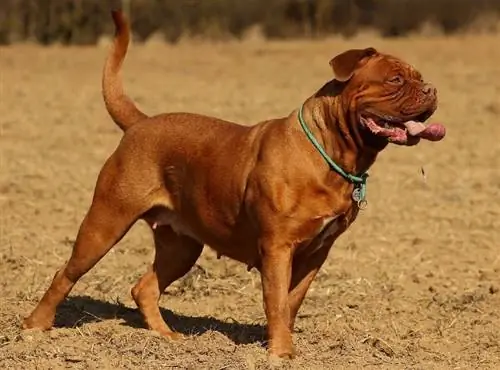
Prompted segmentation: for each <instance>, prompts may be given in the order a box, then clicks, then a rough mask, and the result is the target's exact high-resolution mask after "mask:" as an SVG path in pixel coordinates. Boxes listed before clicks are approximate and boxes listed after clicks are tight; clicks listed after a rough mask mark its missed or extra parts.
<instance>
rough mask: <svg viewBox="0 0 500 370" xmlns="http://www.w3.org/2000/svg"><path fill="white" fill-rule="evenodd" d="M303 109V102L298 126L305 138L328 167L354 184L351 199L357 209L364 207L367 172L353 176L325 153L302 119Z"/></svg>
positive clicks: (365, 203)
mask: <svg viewBox="0 0 500 370" xmlns="http://www.w3.org/2000/svg"><path fill="white" fill-rule="evenodd" d="M303 109H304V104H302V105H301V107H300V109H299V114H298V118H299V122H300V126H301V127H302V129H303V130H304V133H305V134H306V136H307V138H308V139H309V141H311V143H312V144H313V145H314V147H315V148H316V149H317V150H318V152H319V154H321V156H322V157H323V159H324V160H325V161H326V163H328V165H329V166H330V169H331V170H333V171H335V172H337V173H338V174H339V175H341V176H342V177H343V178H344V179H346V180H347V181H349V182H350V183H351V184H354V190H353V192H352V199H353V200H354V201H355V202H356V203H357V205H358V207H359V209H365V208H366V206H367V205H368V202H367V201H366V180H367V179H368V173H367V172H365V173H363V174H361V175H360V176H355V175H353V174H350V173H348V172H346V171H344V169H343V168H342V167H340V166H339V165H338V164H337V163H335V161H334V160H333V159H332V158H331V157H330V156H329V155H328V154H327V153H326V151H325V149H324V148H323V147H322V146H321V144H320V143H319V142H318V140H316V138H315V137H314V135H313V133H312V131H311V130H310V129H309V127H308V126H307V123H306V121H305V120H304V115H303V112H302V111H303Z"/></svg>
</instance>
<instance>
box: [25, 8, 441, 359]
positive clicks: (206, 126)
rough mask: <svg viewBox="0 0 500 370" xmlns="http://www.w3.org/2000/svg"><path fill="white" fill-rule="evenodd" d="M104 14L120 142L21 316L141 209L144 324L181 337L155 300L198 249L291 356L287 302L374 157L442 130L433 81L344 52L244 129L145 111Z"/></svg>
mask: <svg viewBox="0 0 500 370" xmlns="http://www.w3.org/2000/svg"><path fill="white" fill-rule="evenodd" d="M112 17H113V20H114V23H115V27H116V34H115V38H114V41H113V44H112V46H111V48H110V52H109V55H108V57H107V59H106V62H105V66H104V70H103V80H102V88H103V97H104V101H105V105H106V108H107V110H108V112H109V114H110V116H111V118H112V119H113V120H114V122H115V123H116V124H117V125H118V126H119V127H120V128H121V129H122V130H123V132H124V134H123V138H122V140H121V142H120V143H119V145H118V146H117V148H116V150H115V151H114V153H112V154H111V156H110V157H109V158H108V159H107V161H106V162H105V164H104V165H103V167H102V170H101V171H100V173H99V176H98V179H97V183H96V186H95V191H94V196H93V200H92V204H91V206H90V209H89V210H88V213H87V214H86V216H85V217H84V219H83V221H82V223H81V226H80V229H79V231H78V235H77V238H76V242H75V245H74V247H73V251H72V254H71V257H70V258H69V260H68V261H67V262H66V263H65V264H64V266H62V268H61V269H60V270H58V271H57V273H56V274H55V276H54V278H53V281H52V283H51V285H50V287H49V288H48V290H47V291H46V293H45V294H44V296H43V297H42V299H41V301H40V302H39V303H38V305H37V307H36V308H35V309H34V311H33V312H32V313H31V315H30V316H29V317H27V318H25V319H24V321H23V325H22V326H23V327H24V328H26V329H27V328H38V329H42V330H46V329H49V328H50V327H51V326H52V325H53V322H54V317H55V313H56V308H57V306H58V305H59V304H60V303H61V301H63V300H64V299H65V297H66V296H67V295H68V294H69V292H70V291H71V289H72V287H73V286H74V284H75V283H76V282H77V281H78V279H79V278H81V277H82V276H83V275H84V274H85V273H86V272H87V271H89V270H90V269H91V268H92V267H93V266H94V265H95V264H96V263H97V262H98V261H99V260H100V259H101V258H102V257H103V256H104V255H105V254H106V253H107V252H108V251H109V250H110V249H111V248H112V247H113V246H114V245H115V244H116V243H117V242H118V241H119V240H120V239H121V238H122V237H123V236H124V235H125V234H126V233H127V231H128V230H129V228H130V227H131V226H132V225H133V224H134V223H135V222H136V221H137V220H140V219H142V220H145V221H146V222H147V223H148V224H149V225H150V226H151V229H152V232H153V235H154V241H155V257H154V262H153V263H152V265H151V267H150V268H149V270H148V271H147V272H146V273H145V275H144V276H142V277H141V278H140V280H139V281H138V282H137V284H136V285H135V286H134V287H133V288H132V290H131V293H132V296H133V298H134V300H135V302H136V303H137V306H138V307H139V309H140V311H141V313H142V315H143V317H144V319H145V322H146V324H147V326H148V327H149V328H150V329H151V330H154V331H157V332H159V333H160V334H161V335H163V336H165V337H168V338H172V339H175V338H177V337H179V336H180V335H179V334H178V333H174V332H173V331H172V330H171V329H170V328H169V327H168V325H167V324H166V323H165V321H164V320H163V318H162V316H161V314H160V310H159V307H158V300H159V298H160V295H161V294H162V292H163V291H164V290H165V289H166V288H167V287H168V286H169V285H170V284H171V283H172V282H174V281H175V280H177V279H179V278H181V277H182V276H184V275H185V274H186V273H187V272H188V271H189V270H190V269H191V267H192V266H193V265H194V264H195V262H196V261H197V259H198V257H199V256H200V254H201V252H202V250H203V248H204V245H208V246H209V247H210V248H212V249H213V250H215V251H216V252H217V254H218V255H219V256H220V255H223V256H227V257H229V258H232V259H234V260H237V261H240V262H242V263H244V264H247V265H248V267H249V269H251V268H256V269H257V270H258V271H259V272H260V274H261V277H262V290H263V301H264V311H265V314H266V319H267V335H268V339H269V340H268V351H269V354H270V355H271V356H274V357H280V358H292V357H293V356H294V355H295V348H294V345H293V340H292V332H293V328H294V323H295V320H296V317H297V312H298V310H299V308H300V306H301V304H302V301H303V300H304V297H305V295H306V292H307V290H308V288H309V286H310V284H311V282H312V281H313V279H314V277H315V275H316V274H317V272H318V270H319V269H320V268H321V266H322V264H323V263H324V261H325V259H326V258H327V256H328V253H329V251H330V249H331V246H332V245H333V243H334V241H335V240H336V239H337V237H338V236H339V235H340V234H342V233H343V232H344V231H345V230H346V229H347V228H348V227H349V225H350V224H352V223H353V222H354V221H355V219H356V218H357V215H358V213H359V211H360V210H361V209H363V208H364V207H365V206H366V192H365V191H366V186H367V174H366V172H367V170H368V169H369V168H370V166H371V165H372V164H373V163H374V161H375V159H376V157H377V154H378V153H379V152H380V151H382V150H383V149H384V148H385V147H386V146H387V145H388V144H389V143H394V144H397V145H407V146H412V145H416V144H417V143H418V142H419V141H420V140H421V139H426V140H431V141H438V140H441V139H442V138H443V137H444V136H445V128H444V126H442V125H441V124H426V123H424V122H425V121H426V120H427V119H428V118H429V117H430V116H431V115H432V114H433V113H434V112H435V110H436V108H437V91H436V88H435V87H434V86H432V85H431V84H429V83H426V82H424V80H423V79H422V76H421V74H420V73H419V72H418V71H417V70H416V69H415V68H413V67H412V66H410V65H409V64H407V63H405V62H403V61H402V60H401V59H398V58H396V57H394V56H390V55H387V54H383V53H380V52H378V51H377V50H375V49H374V48H366V49H353V50H348V51H345V52H343V53H341V54H339V55H337V56H335V57H334V58H333V59H332V60H331V61H330V66H331V68H332V70H333V77H334V78H333V79H331V80H330V81H328V82H326V83H325V84H324V86H322V87H321V88H320V89H319V90H318V91H317V92H316V93H315V94H313V95H312V96H311V97H309V98H308V99H307V100H306V101H305V102H304V104H303V105H302V106H301V107H300V109H296V110H294V111H293V112H292V113H291V114H290V115H289V116H288V117H284V118H278V119H270V120H268V121H265V122H261V123H259V124H257V125H254V126H250V127H249V126H243V125H239V124H236V123H232V122H227V121H224V120H221V119H217V118H213V117H208V116H203V115H199V114H193V113H166V114H160V115H156V116H152V117H150V116H148V115H146V114H145V113H143V112H142V111H140V110H139V109H138V108H137V107H136V105H135V104H134V102H133V101H132V100H131V99H130V98H129V97H128V96H127V95H126V94H125V93H124V89H123V85H122V81H121V77H120V74H121V72H120V71H121V66H122V63H123V60H124V58H125V55H126V53H127V48H128V44H129V41H130V27H129V23H128V21H127V19H126V18H125V16H124V15H123V14H122V12H121V11H119V10H116V11H112Z"/></svg>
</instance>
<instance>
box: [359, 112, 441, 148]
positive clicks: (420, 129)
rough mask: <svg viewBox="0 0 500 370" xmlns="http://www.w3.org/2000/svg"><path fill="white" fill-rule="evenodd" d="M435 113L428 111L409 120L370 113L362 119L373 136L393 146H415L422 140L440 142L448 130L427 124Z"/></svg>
mask: <svg viewBox="0 0 500 370" xmlns="http://www.w3.org/2000/svg"><path fill="white" fill-rule="evenodd" d="M432 113H433V112H430V111H426V112H423V113H420V114H419V115H417V116H415V117H413V118H412V119H409V120H404V119H401V118H395V117H391V116H386V115H382V114H374V113H368V114H364V115H362V116H361V117H360V121H361V124H362V125H363V126H364V127H366V128H367V129H368V130H369V131H370V132H371V133H372V134H374V135H376V136H380V137H385V138H387V140H388V141H389V142H391V143H393V144H398V145H407V146H411V145H415V144H417V143H418V142H419V141H420V139H425V140H429V141H439V140H441V139H443V138H444V136H445V135H446V128H445V127H444V126H443V125H441V124H439V123H429V124H427V123H425V121H426V120H427V119H428V118H429V117H430V116H431V115H432Z"/></svg>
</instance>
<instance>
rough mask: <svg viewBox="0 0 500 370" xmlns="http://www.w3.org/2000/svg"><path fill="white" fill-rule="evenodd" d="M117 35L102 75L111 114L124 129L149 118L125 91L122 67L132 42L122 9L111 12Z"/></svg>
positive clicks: (103, 91) (104, 92)
mask: <svg viewBox="0 0 500 370" xmlns="http://www.w3.org/2000/svg"><path fill="white" fill-rule="evenodd" d="M111 15H112V17H113V21H114V23H115V37H114V40H113V44H112V46H111V49H110V51H109V54H108V57H107V59H106V63H105V65H104V71H103V75H102V95H103V97H104V103H105V104H106V109H107V110H108V113H109V115H110V116H111V118H112V119H113V121H115V123H116V124H117V125H118V127H120V128H121V129H122V130H123V131H126V130H127V129H128V128H129V127H131V126H132V125H133V124H134V123H135V122H137V121H139V120H141V119H144V118H147V117H148V116H147V115H146V114H144V113H143V112H141V111H140V110H139V109H138V108H137V107H136V105H135V103H134V102H133V101H132V99H130V98H129V97H128V96H127V95H126V94H125V92H124V91H123V83H122V80H121V76H120V69H121V66H122V64H123V60H124V59H125V55H126V54H127V49H128V44H129V42H130V26H129V24H128V22H127V20H126V18H125V16H124V15H123V12H122V11H121V10H113V11H112V12H111Z"/></svg>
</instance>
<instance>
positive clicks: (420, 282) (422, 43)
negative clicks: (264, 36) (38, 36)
mask: <svg viewBox="0 0 500 370" xmlns="http://www.w3.org/2000/svg"><path fill="white" fill-rule="evenodd" d="M368 45H373V46H375V47H378V48H379V49H381V50H383V51H387V52H392V53H394V54H396V55H399V56H401V57H404V58H405V59H406V60H408V61H410V62H412V63H414V64H415V65H416V66H417V67H418V68H419V69H420V70H421V71H422V72H423V74H424V76H425V77H426V78H428V79H429V80H430V81H432V82H433V83H434V84H435V85H436V86H437V87H438V89H439V95H440V108H439V110H438V112H437V113H436V115H435V120H437V121H440V122H443V123H445V124H446V125H447V126H448V136H447V137H446V139H445V140H444V141H443V142H441V143H422V144H420V145H419V146H418V147H413V148H397V147H390V148H388V149H387V150H386V151H385V152H384V153H383V154H382V155H381V156H380V158H379V160H378V161H377V163H376V164H375V166H374V167H373V168H372V171H371V178H370V181H369V188H368V197H369V207H368V209H367V210H366V211H365V212H363V213H362V215H361V216H360V217H359V218H358V220H357V222H356V223H355V224H354V225H353V226H352V228H351V229H350V230H349V231H348V232H347V233H346V234H344V235H343V236H342V237H341V238H340V239H339V240H338V242H337V243H336V246H335V248H334V249H332V252H331V254H330V257H329V259H328V262H327V263H326V265H325V266H324V268H323V270H322V271H321V273H320V274H319V276H318V277H317V279H316V281H315V283H314V284H313V286H312V289H311V290H310V293H309V295H308V298H307V300H306V301H305V303H304V305H303V307H302V310H301V312H300V319H299V320H298V327H297V333H296V335H295V338H296V343H297V346H298V350H299V356H298V358H297V359H296V360H294V361H292V362H290V363H286V364H285V365H284V367H285V368H293V369H334V368H335V369H337V368H338V369H357V368H361V367H363V368H383V369H471V368H481V369H487V368H491V369H495V368H497V369H498V368H500V292H499V288H500V246H499V240H500V199H499V193H500V169H499V168H500V159H499V158H500V144H499V143H500V62H499V61H500V49H499V48H498V36H495V37H493V36H491V37H489V36H476V37H472V36H468V37H465V36H462V37H454V38H449V39H445V38H434V39H423V38H418V37H415V38H411V39H403V40H392V41H388V40H382V39H378V38H376V37H372V36H370V35H364V36H360V37H358V38H356V39H352V40H349V41H343V40H338V39H329V40H322V41H298V42H273V43H265V42H262V41H255V40H254V41H246V42H244V43H226V44H203V43H195V42H190V43H188V42H185V43H182V44H181V45H178V46H175V47H174V46H168V45H161V44H159V43H150V44H147V45H143V46H134V47H132V49H131V52H130V54H129V58H128V60H127V63H126V68H125V81H126V87H127V90H128V91H129V92H130V94H131V95H132V96H133V97H134V99H136V100H137V101H138V102H139V103H140V105H141V107H142V108H143V109H144V110H146V111H147V112H150V113H158V112H162V111H194V112H200V113H205V114H210V115H215V116H219V117H223V118H226V119H230V120H235V121H239V122H244V123H247V124H252V123H255V122H258V121H260V120H262V119H264V118H268V117H274V116H283V115H288V114H289V112H291V111H292V110H293V109H294V108H296V107H297V106H299V104H301V102H302V101H303V100H304V98H306V97H307V96H309V95H310V94H312V93H313V92H314V91H315V89H317V88H319V87H320V85H321V84H322V83H323V82H324V81H325V80H326V79H328V78H330V77H331V76H330V70H329V66H328V60H329V58H330V57H332V56H333V55H334V54H336V53H338V52H341V51H344V50H345V49H346V48H348V47H360V46H368ZM106 50H107V49H106V48H104V47H96V48H61V47H51V48H40V47H35V46H29V45H23V46H14V47H9V48H3V49H0V72H1V79H2V80H1V97H0V122H1V142H0V144H1V163H0V164H1V178H0V197H1V198H0V199H1V204H0V210H1V211H0V213H1V219H0V221H1V223H0V227H1V237H0V292H1V294H0V368H3V369H35V368H36V369H61V368H74V369H159V368H179V369H261V368H266V367H268V366H269V364H268V362H267V357H266V352H265V349H264V347H263V341H264V340H265V337H264V327H263V324H264V315H263V309H262V303H261V302H262V300H261V292H260V281H259V277H258V275H257V274H256V273H254V272H251V273H248V272H246V268H245V266H242V265H239V264H236V263H233V262H232V261H229V260H226V259H224V258H223V259H221V260H217V259H216V257H215V255H214V253H213V252H211V251H210V250H208V249H206V251H205V252H204V254H203V256H202V258H201V259H200V260H199V262H198V264H197V266H196V267H195V268H194V269H193V270H192V271H191V273H190V274H189V275H188V276H187V277H185V278H184V279H183V280H181V281H179V282H177V283H175V284H174V285H173V286H172V287H170V288H169V289H168V291H167V293H166V294H165V295H164V296H163V298H162V300H161V307H162V310H163V313H164V316H165V318H166V319H167V321H168V322H169V323H171V325H172V326H173V327H175V329H177V330H178V331H180V332H183V333H186V334H188V335H189V336H188V338H187V339H186V340H184V341H181V342H177V343H173V342H169V341H167V340H164V339H162V338H159V337H157V336H155V335H154V334H153V333H151V332H149V331H147V330H145V329H143V322H142V320H141V317H140V315H139V313H138V312H137V310H136V307H135V305H134V303H133V301H132V299H131V297H130V294H129V290H130V288H131V287H132V286H133V284H134V283H135V281H136V280H137V279H138V278H139V276H140V275H141V274H142V273H144V271H145V270H146V268H147V266H148V263H150V262H151V260H152V252H153V248H152V240H151V235H150V232H149V231H148V229H147V228H146V226H145V225H143V224H137V225H136V226H135V227H134V228H133V229H132V230H131V232H130V233H129V234H128V235H127V236H126V238H125V239H124V240H123V241H122V242H121V243H120V244H119V245H118V246H116V247H115V248H114V249H113V250H112V251H111V252H110V253H109V254H108V255H107V256H106V257H105V258H104V260H103V261H101V262H100V263H99V264H98V265H97V266H96V268H94V269H93V270H92V271H91V272H90V273H89V274H88V275H86V276H85V277H84V278H83V279H82V280H81V281H80V282H79V283H78V284H77V286H76V287H75V289H74V290H73V292H72V293H71V296H70V297H69V298H68V299H67V300H66V301H65V303H64V304H63V305H62V306H61V307H60V309H59V310H58V314H57V320H56V328H55V329H54V330H52V331H50V332H46V333H39V332H21V331H20V329H19V324H20V321H21V318H22V317H23V316H25V315H26V314H28V313H29V312H30V311H31V310H32V309H33V307H34V305H35V304H36V302H37V301H38V299H39V298H40V297H41V295H42V293H43V292H44V290H45V289H46V287H47V285H48V284H49V282H50V280H51V279H52V276H53V274H54V272H55V271H56V269H57V268H58V267H60V266H61V264H63V262H64V261H65V259H66V258H67V257H68V255H69V253H70V250H71V246H72V243H73V241H74V237H75V234H76V231H77V229H78V226H79V222H80V221H81V220H82V217H83V216H84V213H85V212H86V209H87V207H88V205H89V203H90V200H91V196H92V190H93V185H94V182H95V179H96V176H97V173H98V171H99V169H100V167H101V165H102V164H103V162H104V161H105V159H106V157H107V156H108V154H109V153H111V151H112V150H113V149H114V148H115V146H116V144H117V143H118V141H119V140H120V136H121V134H120V131H119V130H118V129H117V128H116V127H115V126H114V124H113V123H112V122H111V120H110V119H109V117H108V116H107V113H106V112H105V109H104V106H103V103H102V99H101V96H100V73H101V68H102V64H103V58H104V56H105V53H106ZM192 135H203V132H193V133H192ZM214 145H216V143H214ZM234 150H235V155H237V153H238V148H234ZM421 166H423V167H424V169H425V174H426V176H425V178H424V177H423V176H422V174H421V169H420V168H421Z"/></svg>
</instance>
